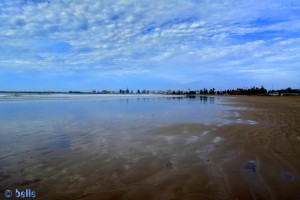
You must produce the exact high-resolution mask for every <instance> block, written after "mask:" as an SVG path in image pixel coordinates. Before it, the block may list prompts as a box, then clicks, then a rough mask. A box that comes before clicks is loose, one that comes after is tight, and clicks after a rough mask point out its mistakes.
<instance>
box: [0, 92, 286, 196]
mask: <svg viewBox="0 0 300 200" xmlns="http://www.w3.org/2000/svg"><path fill="white" fill-rule="evenodd" d="M220 104H222V105H220ZM240 109H241V108H240ZM238 110H239V108H235V111H232V108H230V107H227V106H226V105H224V102H223V99H222V98H219V97H206V96H205V97H184V96H164V95H140V96H137V95H127V96H126V95H88V96H86V95H23V96H9V95H6V96H5V95H3V96H1V97H0V124H1V125H0V137H1V140H0V186H1V188H4V189H7V188H9V189H12V190H13V191H14V190H15V189H16V188H18V189H26V188H30V189H32V190H35V192H36V193H37V196H39V197H41V198H45V199H51V197H54V198H72V196H73V197H74V195H75V196H77V197H80V195H81V194H82V193H84V194H86V195H87V197H88V196H89V195H92V194H94V193H93V191H94V190H95V189H96V188H98V189H99V188H100V191H102V192H104V193H105V191H107V190H115V189H116V188H123V189H124V188H126V187H129V186H130V184H137V183H142V185H143V186H147V187H148V186H149V185H151V184H154V183H157V182H161V181H162V180H164V178H165V177H169V178H170V177H172V175H170V174H166V173H168V172H164V170H170V171H174V170H175V169H176V165H179V164H180V163H181V162H182V160H183V159H184V158H185V157H186V156H190V155H192V154H193V153H194V154H195V155H196V157H197V158H199V159H200V160H201V159H202V160H203V159H206V157H205V156H206V155H207V154H208V153H210V152H211V151H214V149H215V145H218V144H219V143H222V142H223V138H221V137H214V138H212V139H210V144H206V146H202V147H199V148H198V147H197V146H196V145H199V142H201V141H203V138H205V137H207V135H209V134H210V131H212V130H215V129H216V128H212V127H218V126H223V125H226V124H229V123H248V122H249V120H250V119H240V115H239V113H238ZM250 122H251V123H254V122H253V121H251V120H250ZM250 122H249V123H250ZM251 123H250V124H251ZM180 124H182V126H181V125H180ZM184 124H197V127H196V128H190V127H187V126H184ZM173 125H174V127H176V128H172V127H173ZM198 126H199V127H198ZM170 127H171V128H170ZM198 154H199V155H198ZM192 162H194V161H192ZM186 164H187V166H188V165H189V164H191V163H186ZM191 166H192V165H191ZM189 167H190V166H189ZM150 177H151V178H150ZM283 177H288V176H286V175H285V176H283ZM152 179H153V180H152ZM158 180H160V181H158ZM61 187H63V188H65V189H64V191H61V190H60V188H61ZM149 188H150V189H151V187H150V186H149ZM135 189H136V188H134V189H133V190H132V191H134V190H135ZM124 190H125V189H124ZM81 191H83V192H81ZM116 193H117V191H116ZM150 193H151V194H152V192H150ZM103 196H107V195H103ZM108 196H109V195H108ZM98 197H99V196H98Z"/></svg>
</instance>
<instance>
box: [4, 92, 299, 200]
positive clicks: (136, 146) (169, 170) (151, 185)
mask: <svg viewBox="0 0 300 200" xmlns="http://www.w3.org/2000/svg"><path fill="white" fill-rule="evenodd" d="M225 102H226V103H227V106H228V103H229V106H230V108H232V109H230V110H227V111H226V112H227V114H226V113H225V114H224V115H227V118H228V121H225V122H221V123H217V124H209V123H207V124H197V123H177V124H171V125H165V126H155V127H148V128H144V129H142V127H135V128H133V129H131V130H129V131H131V132H132V134H130V135H128V134H124V135H121V136H117V137H119V139H118V140H114V143H109V142H108V141H109V140H110V139H111V137H114V136H113V133H112V134H109V135H108V136H107V137H104V138H103V139H101V138H100V139H99V140H98V141H97V142H93V141H88V140H85V139H84V138H85V137H84V133H82V136H81V135H79V136H80V137H81V138H82V139H81V140H80V141H78V145H76V141H73V145H72V148H69V149H58V150H55V151H54V150H52V151H48V150H47V149H43V148H41V149H36V150H35V152H36V155H34V154H32V152H24V153H23V154H22V159H20V158H18V157H15V158H13V159H15V160H18V159H19V160H20V161H18V164H17V165H15V166H13V170H10V172H9V171H6V172H7V173H8V174H9V176H8V175H5V173H3V171H4V170H9V168H8V167H6V168H5V167H3V169H2V173H1V174H0V175H1V176H2V178H3V180H4V181H2V182H1V183H2V184H3V185H2V187H6V188H10V187H11V188H16V187H17V188H18V189H20V190H21V189H26V188H33V189H34V190H35V191H36V192H37V194H38V199H103V200H111V199H124V200H125V199H128V200H129V199H143V200H147V199H155V200H167V199H170V200H171V199H172V200H175V199H178V200H181V199H187V200H192V199H246V200H247V199H278V200H281V199H295V200H296V199H300V160H299V158H300V98H299V97H228V98H226V100H225ZM237 108H239V109H237ZM241 108H247V109H241ZM96 131H97V130H96ZM122 131H127V132H128V130H120V131H119V132H122ZM73 132H76V130H74V131H73ZM108 145H109V147H108ZM37 157H38V159H36V158H37ZM5 159H8V158H5ZM5 159H4V158H3V160H5ZM13 159H11V160H13ZM10 162H13V161H10ZM8 165H9V164H7V166H8ZM12 171H14V173H12ZM7 173H6V174H7ZM5 180H6V181H5Z"/></svg>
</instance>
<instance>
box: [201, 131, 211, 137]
mask: <svg viewBox="0 0 300 200" xmlns="http://www.w3.org/2000/svg"><path fill="white" fill-rule="evenodd" d="M208 132H209V131H204V132H203V133H201V136H204V135H206V134H207V133H208Z"/></svg>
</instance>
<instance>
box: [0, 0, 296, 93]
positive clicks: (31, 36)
mask: <svg viewBox="0 0 300 200" xmlns="http://www.w3.org/2000/svg"><path fill="white" fill-rule="evenodd" d="M299 77H300V1H299V0H239V1H237V0H222V1H220V0H182V1H179V0H149V1H147V0H135V1H133V0H106V1H98V0H1V1H0V90H27V91H28V90H29V91H38V90H39V91H40V90H55V91H68V90H81V91H90V90H104V89H105V90H119V89H126V88H129V89H130V90H131V89H132V90H137V89H149V90H153V89H183V90H186V89H189V88H190V89H203V88H213V87H214V88H216V89H217V90H221V89H233V88H247V87H248V88H249V87H252V86H258V87H260V86H262V85H263V86H264V87H265V88H267V89H272V88H273V89H281V88H287V87H292V88H299V87H300V78H299Z"/></svg>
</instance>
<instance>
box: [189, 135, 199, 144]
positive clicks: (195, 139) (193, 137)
mask: <svg viewBox="0 0 300 200" xmlns="http://www.w3.org/2000/svg"><path fill="white" fill-rule="evenodd" d="M197 140H198V136H191V137H189V138H187V139H186V144H192V143H195V142H196V141H197Z"/></svg>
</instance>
